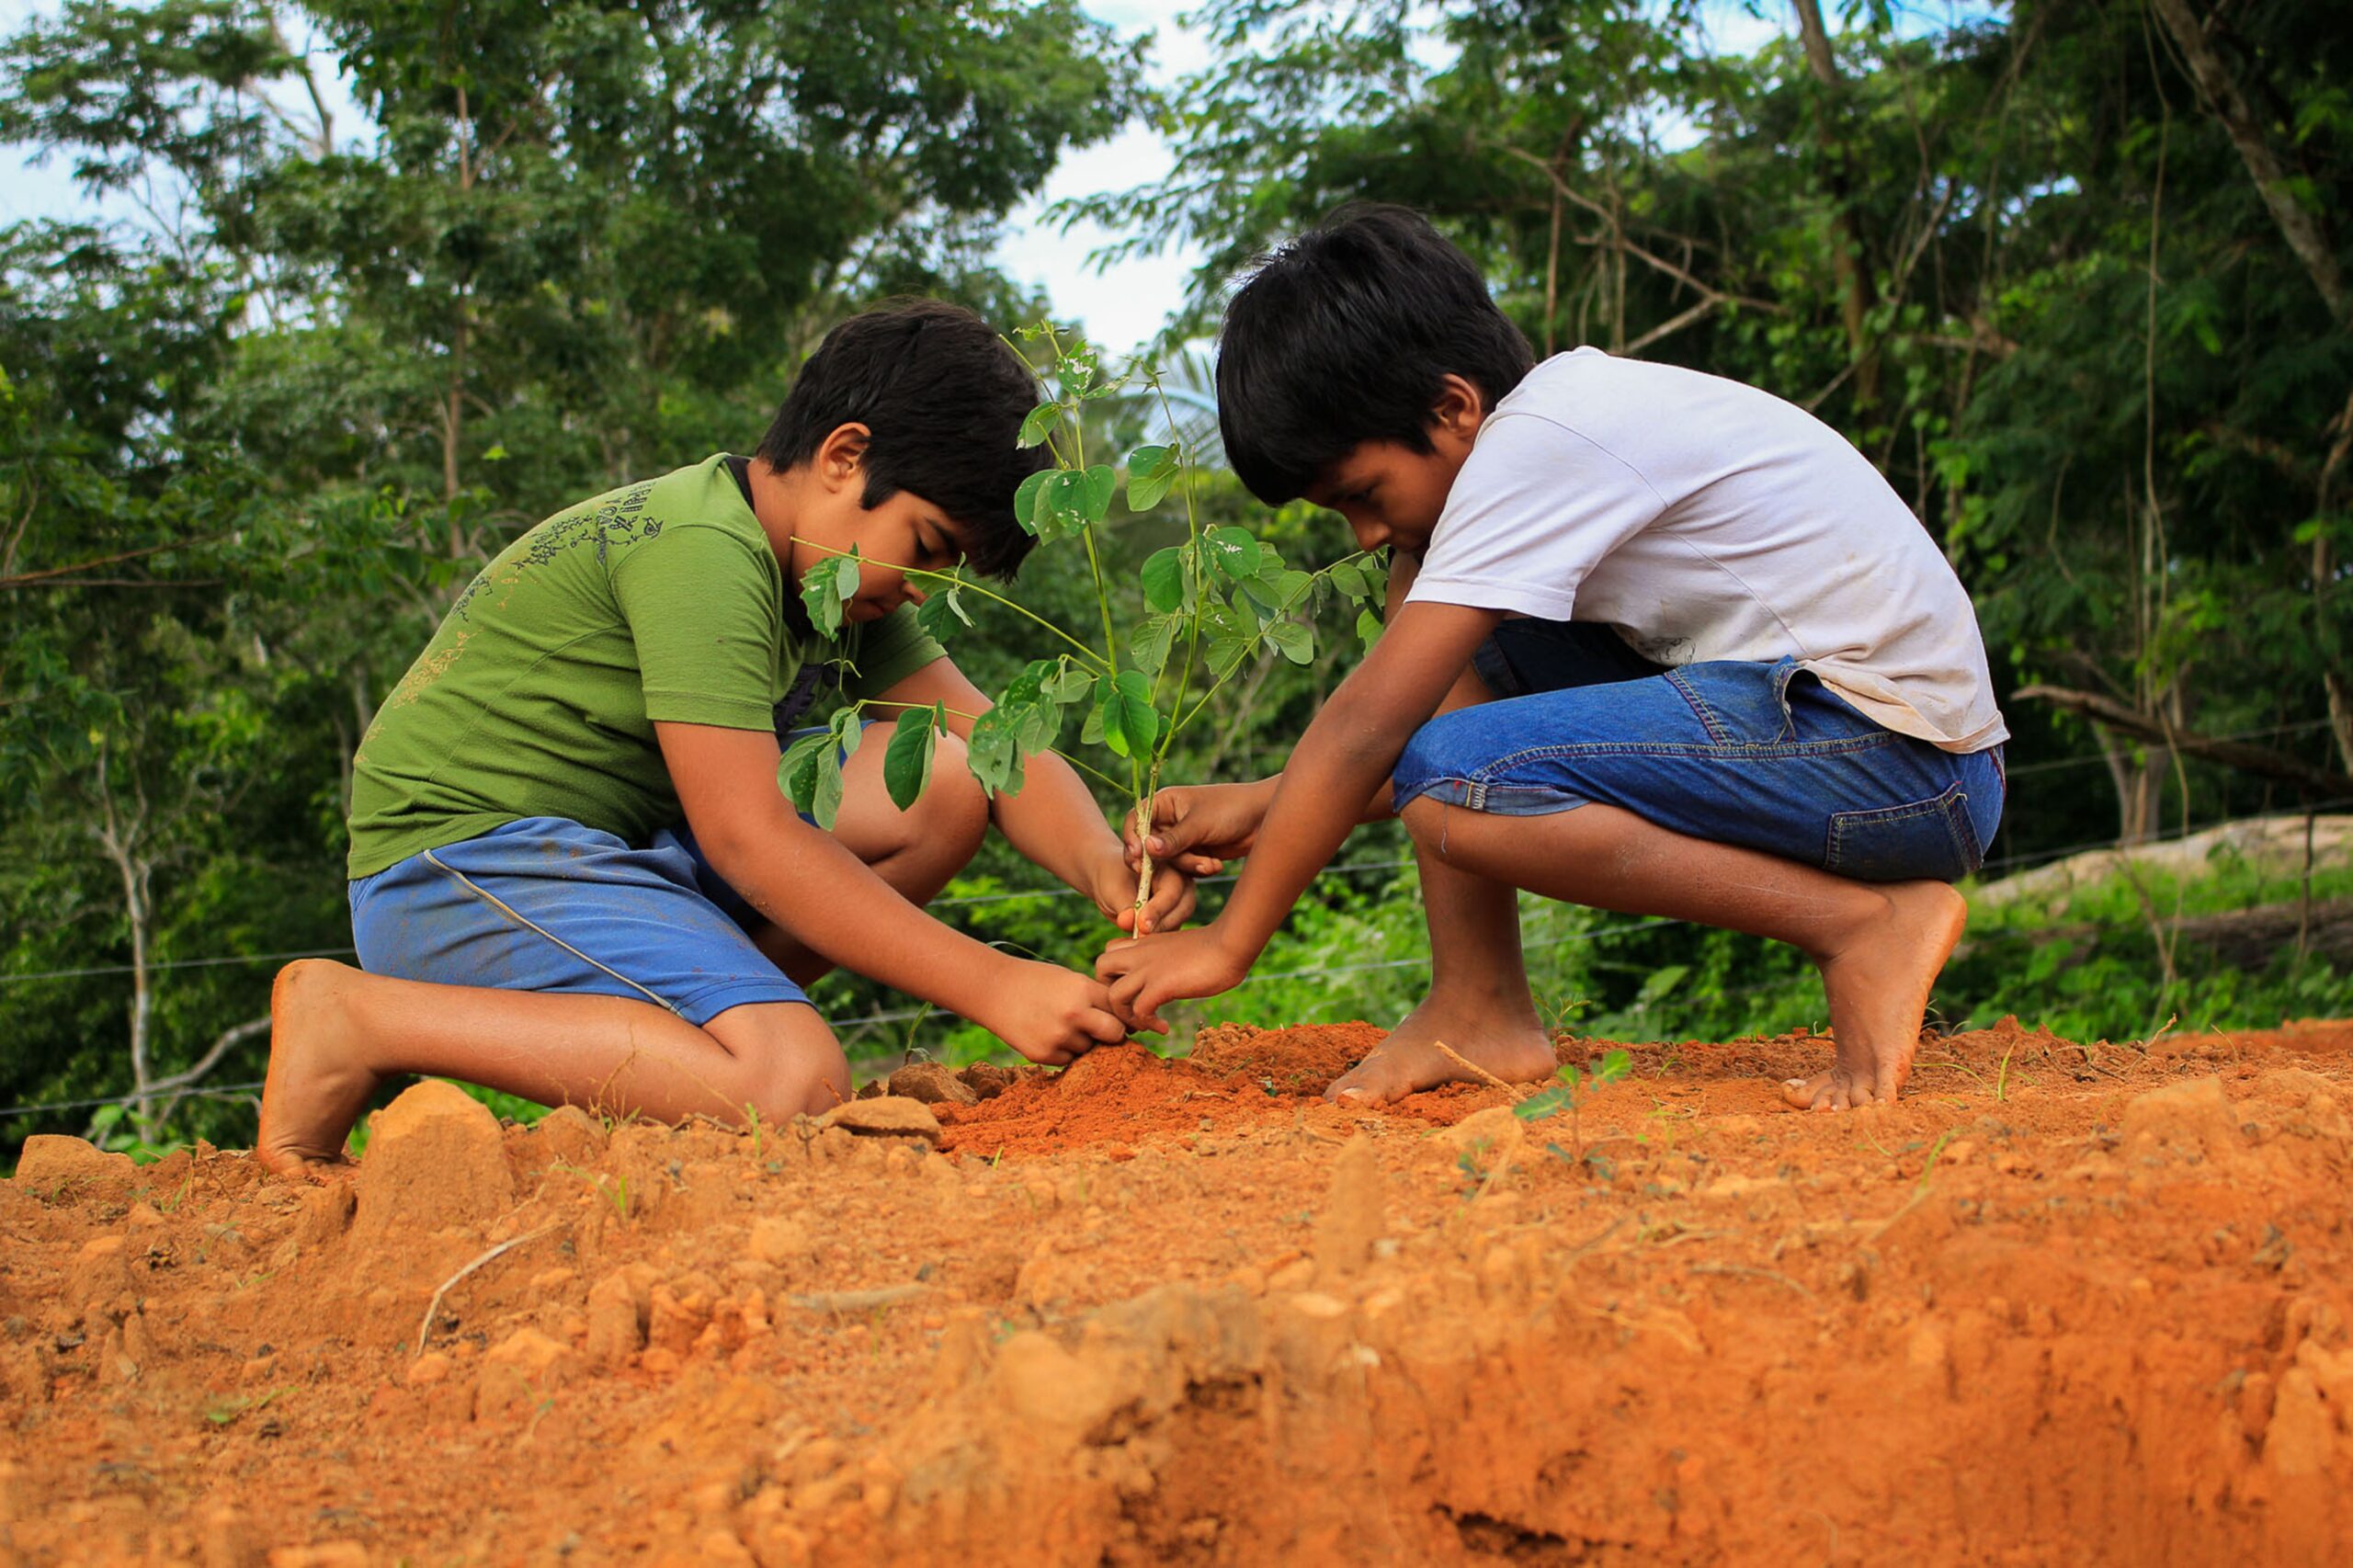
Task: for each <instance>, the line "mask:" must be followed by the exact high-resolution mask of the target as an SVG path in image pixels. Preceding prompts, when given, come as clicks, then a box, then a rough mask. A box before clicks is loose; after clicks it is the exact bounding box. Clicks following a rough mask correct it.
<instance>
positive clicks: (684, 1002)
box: [670, 980, 817, 1028]
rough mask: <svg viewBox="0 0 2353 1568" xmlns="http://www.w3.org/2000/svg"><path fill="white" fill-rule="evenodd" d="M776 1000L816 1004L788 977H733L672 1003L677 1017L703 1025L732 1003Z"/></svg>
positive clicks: (751, 1003) (700, 1026)
mask: <svg viewBox="0 0 2353 1568" xmlns="http://www.w3.org/2000/svg"><path fill="white" fill-rule="evenodd" d="M774 1002H798V1003H800V1004H801V1006H804V1007H810V1008H814V1007H815V1006H817V1005H816V1004H815V1003H814V1002H812V1001H810V1000H809V995H808V993H806V992H804V991H802V990H801V987H799V986H798V985H795V984H793V983H791V982H790V981H789V980H782V981H779V980H731V981H727V982H725V983H722V984H718V985H711V986H706V987H705V988H704V989H702V990H700V991H696V992H692V993H690V994H688V995H685V996H682V997H680V998H678V1000H677V1001H676V1002H674V1003H672V1004H671V1005H670V1006H671V1010H672V1011H674V1012H676V1014H677V1015H678V1017H682V1018H684V1019H686V1021H687V1022H688V1023H690V1024H692V1025H694V1027H695V1028H702V1027H703V1026H704V1025H706V1024H708V1023H710V1020H711V1019H713V1018H715V1017H719V1015H720V1014H722V1013H724V1012H726V1011H727V1010H728V1009H729V1008H731V1007H745V1006H757V1005H759V1004H763V1003H774Z"/></svg>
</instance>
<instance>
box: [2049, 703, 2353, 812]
mask: <svg viewBox="0 0 2353 1568" xmlns="http://www.w3.org/2000/svg"><path fill="white" fill-rule="evenodd" d="M2018 697H2019V699H2022V700H2025V701H2032V702H2048V703H2051V704H2052V706H2054V707H2058V708H2063V709H2065V710H2067V711H2068V712H2070V713H2075V714H2080V715H2081V716H2083V717H2084V718H2086V719H2089V720H2091V721H2092V722H2094V723H2097V724H2105V725H2107V726H2108V727H2109V729H2111V730H2117V731H2120V732H2121V733H2125V734H2128V735H2131V736H2134V737H2135V738H2137V739H2140V740H2144V741H2150V742H2153V743H2154V744H2158V745H2164V746H2171V747H2172V748H2173V749H2174V750H2176V751H2177V752H2180V753H2182V754H2183V755H2184V756H2200V757H2204V758H2205V759H2206V760H2207V761H2209V762H2219V763H2221V764H2222V766H2224V767H2235V768H2237V769H2238V770H2239V771H2240V772H2242V773H2252V774H2255V775H2256V776H2257V777H2258V778H2276V779H2278V780H2279V781H2280V782H2281V783H2283V784H2288V785H2291V786H2293V787H2294V788H2295V789H2297V790H2301V791H2302V792H2303V793H2304V794H2305V795H2307V796H2314V795H2318V796H2329V797H2339V798H2347V799H2353V775H2347V774H2343V773H2332V772H2330V771H2329V770H2328V769H2326V768H2325V767H2312V766H2311V765H2310V764H2308V763H2303V762H2299V761H2297V760H2296V759H2295V758H2294V757H2292V756H2288V755H2286V754H2285V753H2283V752H2276V751H2273V750H2271V749H2270V748H2269V747H2268V746H2251V745H2246V744H2242V743H2240V742H2238V741H2222V740H2215V739H2213V738H2211V736H2207V735H2201V734H2198V733H2194V732H2192V731H2188V730H2182V729H2177V728H2175V727H2174V726H2173V725H2172V724H2170V723H2168V722H2166V721H2165V719H2163V718H2162V717H2159V716H2157V715H2154V714H2150V713H2143V711H2141V710H2139V709H2137V708H2133V707H2131V706H2130V705H2129V704H2126V703H2122V702H2119V701H2117V700H2116V699H2114V698H2112V697H2102V696H2101V695H2100V694H2099V693H2097V692H2096V691H2075V690H2073V689H2071V688H2069V687H2063V686H2029V687H2020V688H2019V689H2018Z"/></svg>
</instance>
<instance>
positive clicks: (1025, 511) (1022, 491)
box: [1013, 468, 1055, 534]
mask: <svg viewBox="0 0 2353 1568" xmlns="http://www.w3.org/2000/svg"><path fill="white" fill-rule="evenodd" d="M1054 472H1055V471H1054V470H1052V469H1050V468H1041V469H1040V470H1039V471H1038V472H1035V473H1033V474H1031V475H1030V476H1029V478H1027V479H1025V480H1023V481H1022V482H1021V483H1020V486H1019V487H1018V488H1017V489H1016V490H1015V491H1014V493H1013V520H1014V521H1015V522H1017V523H1019V524H1020V525H1021V528H1022V531H1023V532H1025V533H1032V534H1034V533H1036V532H1037V531H1038V526H1039V523H1040V517H1039V516H1038V497H1039V496H1040V494H1042V493H1043V492H1044V491H1045V488H1046V483H1047V482H1048V481H1049V480H1051V479H1052V478H1053V477H1054Z"/></svg>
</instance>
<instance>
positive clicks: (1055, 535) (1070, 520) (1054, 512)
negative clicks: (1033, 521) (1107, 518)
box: [1030, 469, 1086, 540]
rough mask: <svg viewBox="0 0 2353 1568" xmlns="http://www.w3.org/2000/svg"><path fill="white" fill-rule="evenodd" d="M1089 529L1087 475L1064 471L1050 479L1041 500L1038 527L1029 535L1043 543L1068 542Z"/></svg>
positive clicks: (1039, 501) (1069, 470) (1074, 470)
mask: <svg viewBox="0 0 2353 1568" xmlns="http://www.w3.org/2000/svg"><path fill="white" fill-rule="evenodd" d="M1084 527H1086V474H1084V473H1082V472H1079V471H1078V470H1076V469H1063V470H1061V471H1059V472H1055V473H1054V474H1052V475H1051V476H1049V477H1048V479H1047V481H1046V485H1045V489H1044V491H1043V492H1042V493H1041V494H1040V496H1039V500H1038V526H1037V527H1036V528H1033V529H1031V530H1030V531H1031V532H1033V533H1035V534H1036V535H1037V536H1038V537H1039V538H1040V540H1056V539H1063V538H1066V537H1068V536H1069V535H1071V534H1074V533H1076V532H1078V530H1079V529H1080V528H1084Z"/></svg>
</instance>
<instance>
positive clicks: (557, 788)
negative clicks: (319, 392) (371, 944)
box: [348, 453, 944, 877]
mask: <svg viewBox="0 0 2353 1568" xmlns="http://www.w3.org/2000/svg"><path fill="white" fill-rule="evenodd" d="M785 593H786V585H785V581H784V567H783V564H782V563H781V562H779V561H778V560H777V558H776V551H774V550H773V549H771V548H770V547H769V544H768V540H767V534H765V533H764V532H762V531H761V528H760V525H759V520H758V519H757V518H756V517H754V516H753V515H752V508H751V507H750V506H747V505H746V504H745V500H744V495H743V492H742V491H741V490H739V489H738V488H737V487H736V483H735V479H734V476H733V474H732V473H731V472H729V471H728V467H727V458H726V454H724V453H721V454H719V455H718V456H715V457H712V458H710V460H707V461H704V462H699V463H697V464H695V465H694V466H693V467H691V468H682V469H679V470H677V471H676V472H673V473H668V474H665V475H663V476H662V477H661V478H659V479H656V480H652V481H648V482H647V483H641V484H631V485H628V486H625V487H624V488H622V489H620V490H615V491H611V492H608V494H603V495H599V496H597V497H596V498H595V499H594V500H591V501H584V502H582V503H581V504H580V505H579V506H574V507H572V508H570V509H569V510H567V511H563V512H559V513H557V514H556V515H555V516H554V517H550V518H549V519H548V520H547V521H546V522H543V523H541V524H540V525H539V527H537V528H533V529H531V530H530V532H529V533H527V534H525V535H524V536H523V537H522V538H520V539H518V540H516V541H515V542H514V543H513V544H511V545H509V546H508V547H507V548H506V550H505V551H502V552H501V553H500V555H499V557H498V559H497V560H495V561H494V562H491V563H490V564H489V565H488V566H486V567H484V568H483V571H482V574H480V575H479V576H477V577H475V579H474V580H473V583H472V585H471V586H469V587H468V588H467V589H466V591H465V593H464V595H463V596H462V597H460V598H459V600H458V602H457V604H456V605H455V606H454V607H452V608H451V609H450V611H449V616H448V617H447V618H446V619H443V621H442V622H441V629H440V630H439V631H437V632H435V633H434V634H433V641H432V642H428V643H426V647H425V652H424V653H420V654H419V655H417V660H416V663H415V664H414V665H410V666H409V671H408V674H407V675H406V676H403V677H402V679H401V683H400V685H399V686H398V687H394V688H393V690H392V695H391V696H390V697H389V698H387V699H385V700H384V705H383V707H382V708H381V710H378V712H377V714H376V719H375V722H373V723H372V724H370V725H369V727H368V733H367V734H366V736H364V737H363V738H362V739H361V741H360V743H359V751H358V756H357V758H356V761H355V766H354V769H353V777H352V786H351V855H350V858H349V862H348V869H349V874H350V875H351V876H353V877H365V876H369V875H371V874H373V873H375V872H377V871H381V870H382V869H385V868H386V867H388V866H391V865H392V864H394V863H396V862H398V861H401V860H404V859H406V858H408V857H409V856H411V855H415V854H417V853H419V852H420V851H422V850H426V849H437V848H439V847H440V846H443V845H445V844H455V843H457V842H458V841H459V840H460V839H466V838H473V837H476V836H478V835H482V834H484V833H487V832H489V831H490V830H491V829H492V828H494V827H497V826H499V825H500V824H505V823H510V822H515V821H517V820H518V819H520V818H523V817H540V816H549V817H569V818H571V819H572V820H573V821H574V822H578V823H581V824H585V825H586V826H589V827H594V828H601V829H603V830H604V831H606V832H608V833H611V834H615V835H619V836H620V837H621V838H623V839H625V840H627V841H628V842H630V843H631V844H642V843H644V842H645V841H646V840H647V839H648V838H649V837H651V836H652V835H653V834H654V832H655V831H656V830H657V829H659V828H661V827H663V826H665V825H666V824H670V823H674V822H676V821H677V820H678V819H679V817H680V815H681V814H682V813H681V812H680V810H679V806H678V794H677V790H676V789H674V788H673V787H672V786H671V783H670V775H669V772H668V770H667V769H666V768H665V767H664V766H663V762H662V753H661V749H660V746H659V745H658V744H657V743H656V742H655V740H654V720H656V719H663V720H672V721H676V722H685V723H692V724H716V725H720V726H722V727H723V728H726V729H731V730H767V729H768V728H770V727H771V726H772V725H773V724H774V722H775V708H776V704H777V702H778V701H779V699H781V698H783V697H784V695H785V694H786V693H787V692H788V691H790V689H791V687H792V683H793V680H794V678H795V676H798V675H799V673H800V670H801V664H802V662H803V661H804V660H809V659H813V658H815V659H833V658H844V659H847V661H849V664H850V665H851V670H852V673H851V674H850V675H849V676H848V677H847V679H846V680H845V682H844V689H845V690H846V691H847V692H848V693H849V694H850V695H851V696H853V697H871V696H875V695H878V694H879V693H881V692H882V691H884V690H887V689H888V688H889V687H892V686H893V685H895V684H897V683H898V682H899V681H901V680H904V678H906V676H909V675H912V674H913V673H914V672H915V671H916V670H918V669H921V668H922V667H923V666H924V665H927V664H929V663H931V662H932V661H933V660H935V659H938V658H939V657H941V655H942V653H943V652H944V650H942V649H941V647H940V646H939V644H938V642H934V641H932V640H931V639H930V638H929V637H927V636H926V635H924V633H923V631H922V630H921V629H920V628H919V627H918V626H917V625H916V624H915V610H914V608H913V607H912V606H907V605H902V606H901V607H900V608H898V609H896V610H894V611H892V613H891V614H890V615H889V616H887V617H885V618H884V619H881V620H878V621H872V622H870V623H867V624H865V625H862V626H859V625H852V626H847V627H845V628H844V629H843V635H842V636H841V638H840V639H839V640H838V641H835V642H826V641H824V640H823V639H819V638H816V637H814V636H812V635H810V634H809V633H808V632H807V631H806V630H805V627H806V622H805V621H804V620H802V619H801V617H800V616H799V614H798V613H797V611H798V606H797V605H795V606H794V607H793V608H794V610H795V612H796V613H795V614H793V616H792V617H791V618H790V620H788V618H787V613H786V599H785ZM796 628H800V629H801V630H798V631H796Z"/></svg>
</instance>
